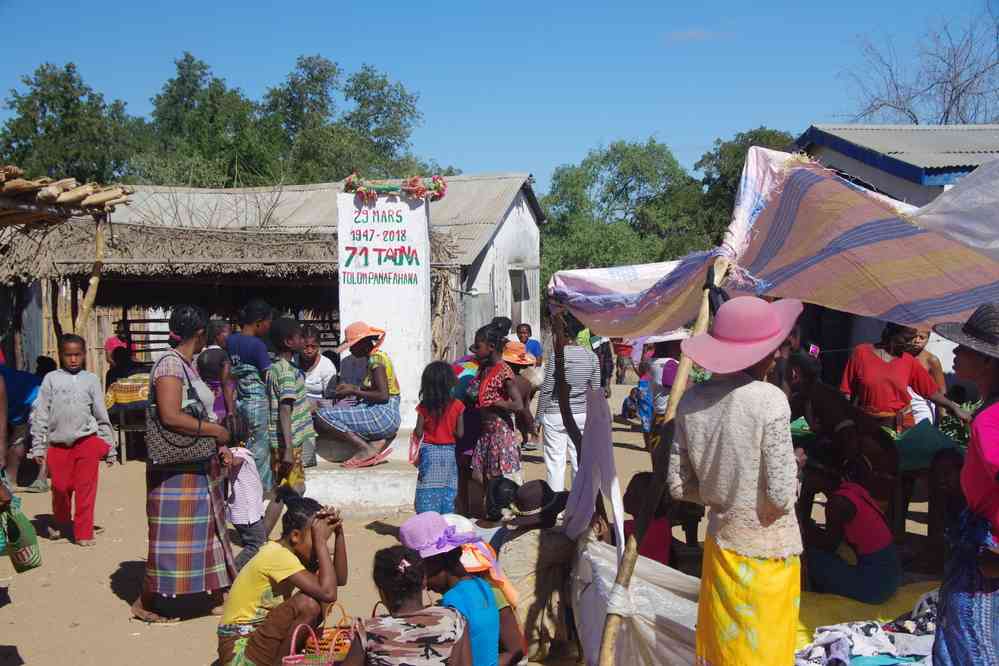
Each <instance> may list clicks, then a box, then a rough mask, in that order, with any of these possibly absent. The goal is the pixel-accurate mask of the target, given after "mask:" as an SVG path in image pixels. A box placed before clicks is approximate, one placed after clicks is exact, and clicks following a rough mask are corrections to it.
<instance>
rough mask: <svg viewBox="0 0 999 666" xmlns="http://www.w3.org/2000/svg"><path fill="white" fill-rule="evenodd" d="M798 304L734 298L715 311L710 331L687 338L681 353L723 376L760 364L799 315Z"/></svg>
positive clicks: (783, 301)
mask: <svg viewBox="0 0 999 666" xmlns="http://www.w3.org/2000/svg"><path fill="white" fill-rule="evenodd" d="M802 309H803V308H802V305H801V301H799V300H796V299H793V298H785V299H782V300H779V301H777V302H776V303H767V302H766V301H765V300H763V299H762V298H756V297H755V296H737V297H735V298H733V299H732V300H730V301H726V302H725V303H723V304H722V305H721V307H719V308H718V313H717V314H716V315H715V321H714V324H713V325H712V326H711V331H710V332H708V333H702V334H701V335H695V336H694V337H692V338H687V339H686V340H684V341H683V342H682V343H680V344H681V348H682V349H683V353H684V354H686V355H687V356H689V357H690V359H691V360H692V361H693V362H694V363H696V364H697V365H699V366H701V367H702V368H704V369H705V370H709V371H711V372H716V373H719V374H726V373H730V372H738V371H740V370H745V369H746V368H748V367H750V366H752V365H755V364H756V363H758V362H759V361H762V360H763V359H764V358H765V357H766V356H767V354H772V353H774V351H776V349H777V348H778V347H779V346H780V343H782V342H783V341H784V339H785V338H787V336H788V334H789V333H790V332H791V329H792V328H794V323H795V322H796V321H797V320H798V317H799V316H800V315H801V311H802Z"/></svg>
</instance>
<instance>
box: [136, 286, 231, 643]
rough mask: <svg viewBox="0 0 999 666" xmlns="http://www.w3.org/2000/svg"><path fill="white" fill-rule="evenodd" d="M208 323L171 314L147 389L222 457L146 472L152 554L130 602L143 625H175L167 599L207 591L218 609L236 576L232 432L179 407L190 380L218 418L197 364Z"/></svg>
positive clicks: (197, 315) (184, 312)
mask: <svg viewBox="0 0 999 666" xmlns="http://www.w3.org/2000/svg"><path fill="white" fill-rule="evenodd" d="M207 324H208V317H207V315H206V314H205V312H204V311H203V310H202V309H201V308H198V307H194V306H191V305H181V306H178V307H177V308H174V311H173V313H172V314H171V315H170V339H171V344H174V345H175V346H174V349H173V350H172V351H170V352H167V355H165V356H164V357H163V358H162V359H160V360H159V361H158V362H157V363H156V366H155V368H154V369H153V372H152V373H151V375H150V377H149V384H150V385H149V391H150V393H151V394H153V393H154V392H155V393H154V395H155V396H156V409H157V411H158V414H159V418H160V421H161V422H162V423H163V425H164V426H166V427H167V428H169V429H170V430H173V431H175V432H180V433H183V434H188V435H195V434H198V433H199V432H200V433H201V434H202V435H207V436H210V437H214V438H215V441H216V443H217V444H218V453H219V455H218V456H215V457H213V458H212V459H211V460H209V461H207V462H203V463H190V464H184V465H156V466H153V465H149V466H148V467H147V468H146V488H147V496H146V514H147V516H148V520H149V556H148V558H147V559H146V575H145V578H144V580H143V583H142V594H141V595H140V596H139V598H138V599H136V600H135V603H134V604H132V615H133V616H134V617H136V618H137V619H139V620H142V621H144V622H153V623H162V622H170V621H171V620H169V619H167V618H165V617H163V616H162V615H160V614H158V613H157V612H156V610H155V609H156V605H157V600H158V599H160V598H162V597H175V596H178V595H182V594H199V593H206V594H208V595H211V598H212V600H213V603H214V604H215V605H219V604H221V602H222V591H223V590H224V589H226V588H228V587H229V586H230V585H231V584H232V581H233V579H234V578H235V576H236V568H235V565H234V562H233V557H232V548H231V546H230V545H229V537H228V534H227V532H226V525H225V500H224V498H223V497H222V466H223V465H228V464H229V463H230V462H231V461H232V454H231V453H230V452H229V449H228V448H226V444H228V443H229V432H228V431H227V430H226V429H225V428H223V427H222V426H221V425H219V424H218V423H214V422H211V421H208V422H201V421H199V420H198V419H196V418H194V417H193V416H190V415H188V414H186V413H185V412H184V411H182V408H181V403H182V400H183V396H185V395H186V394H187V388H188V387H187V386H186V382H188V381H190V386H191V388H193V389H194V390H195V392H196V393H197V395H198V398H199V399H200V400H201V402H202V403H203V404H204V406H205V412H206V413H207V414H209V415H210V417H209V418H214V412H213V411H212V405H213V403H214V401H215V397H214V395H213V394H212V391H211V389H209V388H208V386H207V385H206V384H205V383H204V382H203V381H201V377H200V375H199V374H198V370H197V367H196V365H195V364H194V363H193V359H194V356H195V355H196V354H197V353H198V352H199V351H201V350H202V349H203V348H204V346H205V340H206V337H207V336H206V335H205V328H206V326H207Z"/></svg>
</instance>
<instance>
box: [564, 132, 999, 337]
mask: <svg viewBox="0 0 999 666" xmlns="http://www.w3.org/2000/svg"><path fill="white" fill-rule="evenodd" d="M980 185H981V184H980V183H978V184H977V186H978V187H980ZM961 188H962V184H961V183H958V185H956V186H955V187H954V188H953V189H952V190H951V191H949V192H947V193H945V195H943V196H945V197H947V199H948V200H949V201H951V202H961V201H962V191H961ZM995 188H999V177H997V178H996V183H995ZM930 206H933V204H930ZM930 206H928V207H927V208H929V207H930ZM934 208H935V220H934V222H935V225H934V228H935V229H945V228H946V226H947V225H946V224H941V223H940V219H939V218H940V215H941V213H940V207H939V206H936V207H934ZM962 211H963V209H962V207H961V206H960V205H952V206H950V207H949V212H948V214H949V215H950V216H951V219H957V218H960V216H961V215H962ZM919 222H920V210H917V209H913V208H912V207H910V206H906V205H904V204H901V203H899V202H893V201H892V200H890V199H887V198H886V197H883V196H881V195H878V194H875V193H873V192H870V191H869V190H866V189H864V188H862V187H859V186H857V185H855V184H853V183H850V182H849V181H846V180H844V179H843V178H841V177H839V176H838V175H836V174H835V173H834V172H831V171H829V170H826V169H824V168H823V167H821V166H820V165H818V164H815V163H814V162H811V161H808V160H805V159H803V158H801V157H798V156H791V155H788V154H786V153H777V152H774V151H766V150H762V149H757V148H753V149H751V150H750V155H749V158H748V159H747V163H746V169H745V171H744V173H743V181H742V186H741V187H740V193H739V200H738V204H737V206H736V211H735V214H734V216H733V222H732V225H731V227H730V228H729V233H728V234H727V236H726V242H725V244H724V245H723V246H722V247H720V248H717V249H715V250H714V251H712V252H703V253H697V254H692V255H689V256H687V257H685V258H683V259H682V260H680V261H679V262H672V263H670V264H663V265H659V266H661V268H660V269H659V270H660V271H661V272H660V273H659V276H658V278H653V277H650V276H649V274H648V273H649V270H648V267H620V268H614V269H594V270H589V271H566V272H561V273H558V274H556V275H555V276H554V277H553V278H552V282H551V285H550V289H549V293H550V296H551V298H552V300H553V301H554V302H556V303H559V304H562V305H563V306H565V307H567V308H568V309H569V310H570V311H571V312H573V314H575V315H576V316H577V317H578V318H579V319H580V320H581V321H583V322H584V323H585V324H586V325H587V326H589V327H590V328H591V329H592V330H593V331H594V332H595V333H597V334H600V335H614V336H618V335H620V336H629V337H635V336H639V335H651V334H655V333H658V332H662V331H668V330H672V329H675V328H678V327H680V326H683V325H684V324H685V323H687V322H689V321H690V320H691V319H693V318H694V317H695V316H696V314H697V309H698V305H699V303H700V297H701V296H700V295H701V288H702V286H703V284H704V280H705V275H706V273H707V269H708V266H709V265H710V264H711V263H712V262H713V260H714V257H716V256H726V257H728V258H729V259H730V260H731V261H732V263H733V265H734V268H733V270H732V271H731V272H730V277H729V280H728V282H727V285H726V288H727V289H728V291H729V293H733V294H734V293H756V294H757V295H769V296H779V297H790V298H799V299H801V300H803V301H806V302H809V303H815V304H818V305H823V306H826V307H829V308H833V309H836V310H840V311H843V312H850V313H853V314H857V315H863V316H869V317H876V318H878V319H883V320H886V321H893V322H896V323H900V324H907V325H910V326H918V327H929V326H932V325H933V324H936V323H940V322H943V321H960V320H964V319H966V318H967V317H968V315H970V314H971V312H972V311H973V310H974V309H975V307H977V306H978V305H980V304H982V303H984V302H989V301H996V302H999V263H997V262H996V261H994V260H993V259H991V258H990V257H989V256H988V255H987V254H986V253H984V252H982V251H980V250H979V249H973V248H972V247H970V246H969V245H966V244H965V243H963V242H960V241H959V240H956V238H957V236H956V235H954V234H946V232H937V231H930V230H928V229H926V228H923V227H922V226H919ZM994 235H995V239H994V240H995V241H996V242H999V225H997V226H996V228H995V234H994ZM629 275H642V276H644V277H643V279H635V280H632V279H629V277H628V276H629Z"/></svg>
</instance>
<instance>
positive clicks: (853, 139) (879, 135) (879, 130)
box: [795, 125, 999, 187]
mask: <svg viewBox="0 0 999 666" xmlns="http://www.w3.org/2000/svg"><path fill="white" fill-rule="evenodd" d="M795 145H796V146H797V147H798V148H800V149H802V150H808V148H809V147H810V146H813V145H818V146H824V147H826V148H829V149H831V150H835V151H836V152H838V153H841V154H843V155H846V156H847V157H851V158H853V159H855V160H858V161H860V162H863V163H864V164H867V165H869V166H871V167H873V168H875V169H878V170H880V171H884V172H885V173H890V174H892V175H894V176H897V177H899V178H903V179H905V180H908V181H910V182H913V183H916V184H918V185H923V186H927V187H940V186H943V185H950V184H953V183H956V182H957V181H958V180H959V179H960V178H961V176H963V175H965V174H967V173H970V172H971V171H974V169H975V168H976V167H977V166H978V165H979V164H983V163H984V162H989V161H991V160H994V159H999V125H812V126H811V127H809V128H808V130H806V131H805V133H804V134H802V135H801V136H800V137H798V140H797V141H796V142H795Z"/></svg>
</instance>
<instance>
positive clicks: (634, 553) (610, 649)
mask: <svg viewBox="0 0 999 666" xmlns="http://www.w3.org/2000/svg"><path fill="white" fill-rule="evenodd" d="M714 269H715V274H714V285H715V286H716V287H717V286H719V285H720V284H721V282H722V280H723V279H724V277H725V272H726V271H727V270H728V259H725V258H722V257H719V258H718V259H716V260H715V264H714ZM709 295H710V291H709V290H708V289H705V290H704V294H703V295H702V296H701V310H700V312H699V313H698V314H697V321H696V322H695V323H694V331H693V334H694V335H698V334H700V333H704V332H705V331H706V330H708V321H709V317H710V300H709ZM690 368H691V361H690V359H689V358H687V357H686V356H685V355H684V356H681V357H680V367H679V368H677V371H676V379H675V380H674V381H673V387H672V388H671V389H670V394H669V407H668V409H667V411H666V420H667V422H669V421H670V420H671V419H673V417H675V416H676V405H677V403H679V402H680V398H682V397H683V392H684V390H685V389H686V385H687V377H688V376H689V374H690ZM666 445H667V444H666V443H665V442H663V443H661V444H660V446H666ZM666 468H667V466H666V465H659V467H658V469H654V473H655V476H654V477H653V481H652V492H650V493H649V495H648V496H647V497H646V498H645V502H644V503H643V504H642V510H641V512H640V513H639V514H638V519H637V520H636V521H635V531H634V532H633V533H632V535H631V536H630V537H628V541H627V542H626V544H625V548H624V559H623V560H621V566H619V567H618V569H617V577H616V578H615V580H614V584H615V585H619V586H621V587H624V588H627V587H628V586H629V585H630V584H631V576H632V575H633V574H634V573H635V564H636V563H637V562H638V544H639V543H641V541H642V538H643V537H644V536H645V531H646V530H647V529H648V526H649V523H650V522H651V520H652V516H653V515H654V514H655V510H656V507H657V506H659V502H660V501H662V496H663V493H664V492H665V491H666ZM622 619H623V618H622V617H621V616H620V615H617V614H616V613H607V618H606V619H605V620H604V634H603V638H602V639H601V642H600V661H599V664H600V666H613V664H614V649H615V646H616V645H617V637H618V634H619V633H620V631H621V620H622Z"/></svg>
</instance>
